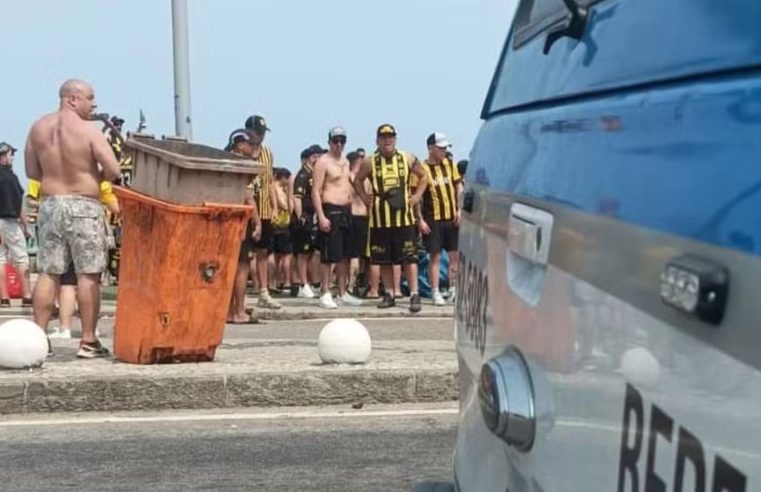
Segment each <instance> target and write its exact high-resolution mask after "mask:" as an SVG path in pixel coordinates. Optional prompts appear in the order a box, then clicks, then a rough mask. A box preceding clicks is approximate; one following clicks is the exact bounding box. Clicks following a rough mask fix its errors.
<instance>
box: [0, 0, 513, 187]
mask: <svg viewBox="0 0 761 492" xmlns="http://www.w3.org/2000/svg"><path fill="white" fill-rule="evenodd" d="M515 3H516V0H385V1H383V2H367V1H363V0H323V1H308V0H276V1H263V0H218V1H212V0H190V2H189V25H190V71H191V96H192V103H191V104H192V110H191V114H192V119H193V137H194V140H195V141H197V142H202V143H206V144H210V145H214V146H222V145H224V143H225V141H226V139H227V135H228V134H229V133H230V131H231V130H233V129H235V128H237V127H240V126H242V125H243V122H244V120H245V118H246V117H247V116H249V115H250V114H254V113H256V114H262V115H264V116H265V117H266V118H267V121H268V123H269V126H270V127H271V128H272V132H271V133H270V134H269V135H268V137H267V142H266V143H267V144H268V145H269V146H270V147H271V148H272V149H273V152H274V153H275V159H276V165H279V166H283V167H288V168H290V169H295V168H297V167H298V165H299V162H298V155H299V153H300V151H301V149H303V148H304V147H306V146H307V145H309V144H312V143H320V144H323V145H324V143H325V140H326V137H327V131H328V129H329V127H331V126H333V125H337V124H340V125H342V126H344V127H346V128H347V130H348V132H349V144H348V146H347V148H350V149H353V148H356V147H357V146H363V147H365V148H367V149H368V150H369V149H371V148H373V146H374V131H375V128H376V126H377V125H378V124H380V123H382V122H390V123H393V124H394V125H395V126H396V127H397V131H398V132H399V147H400V148H404V149H405V150H409V151H412V152H415V153H417V154H421V155H422V154H424V153H425V145H424V140H425V137H426V136H427V135H428V134H429V133H430V132H432V131H434V130H438V131H443V132H444V133H446V134H447V135H448V136H449V138H450V141H452V143H453V144H454V152H455V156H456V157H457V158H461V157H466V156H467V154H468V153H469V151H470V146H471V145H472V142H473V139H474V137H475V135H476V132H477V131H478V127H479V125H480V120H479V111H480V108H481V104H482V102H483V99H484V96H485V94H486V90H487V87H488V84H489V81H490V79H491V76H492V73H493V71H494V68H495V65H496V62H497V58H498V56H499V53H500V50H501V48H502V44H503V41H504V39H505V37H506V35H507V31H508V28H509V24H510V20H511V18H512V15H513V11H514V8H515ZM2 17H3V21H4V22H3V27H2V29H0V46H2V53H3V55H2V64H3V66H4V72H5V73H4V74H3V76H2V78H3V84H2V96H3V101H2V111H0V140H5V141H8V142H10V143H12V144H13V145H15V146H16V147H19V148H23V144H24V140H25V138H26V134H27V131H28V129H29V126H30V125H31V124H32V122H33V121H34V120H35V119H36V118H37V117H39V116H40V115H42V114H44V113H47V112H51V111H54V110H55V109H57V105H58V100H57V90H58V86H59V85H60V83H61V82H62V81H63V80H65V79H67V78H71V77H76V78H82V79H85V80H87V81H89V82H91V83H92V84H93V85H94V87H95V90H96V98H97V101H98V104H99V111H103V112H108V113H111V114H118V115H120V116H121V117H123V118H124V119H125V120H126V124H125V126H126V127H127V128H128V129H130V130H134V128H135V126H136V124H137V120H138V114H139V109H140V108H142V109H143V111H144V112H145V114H146V117H147V123H148V131H149V132H150V133H153V134H155V135H157V136H159V135H165V134H173V133H174V106H173V94H174V85H173V78H172V77H173V70H172V31H171V2H170V0H130V1H127V0H109V1H108V2H105V1H102V0H66V1H61V0H31V1H28V2H7V3H6V4H5V5H3V16H2ZM14 168H15V169H16V171H17V173H18V174H19V176H20V177H22V179H24V178H23V174H24V172H23V156H22V155H19V157H17V160H16V163H15V165H14Z"/></svg>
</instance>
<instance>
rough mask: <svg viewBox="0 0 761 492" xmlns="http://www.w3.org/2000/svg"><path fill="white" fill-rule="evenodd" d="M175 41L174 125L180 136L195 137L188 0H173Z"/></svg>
mask: <svg viewBox="0 0 761 492" xmlns="http://www.w3.org/2000/svg"><path fill="white" fill-rule="evenodd" d="M172 39H173V42H174V127H175V131H176V133H177V135H178V136H180V137H184V138H186V139H188V141H190V140H192V139H193V128H192V126H191V124H190V56H189V50H188V0H172Z"/></svg>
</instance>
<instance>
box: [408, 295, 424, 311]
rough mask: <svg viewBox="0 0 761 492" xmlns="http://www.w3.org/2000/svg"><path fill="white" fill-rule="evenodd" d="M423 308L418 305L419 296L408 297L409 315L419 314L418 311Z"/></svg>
mask: <svg viewBox="0 0 761 492" xmlns="http://www.w3.org/2000/svg"><path fill="white" fill-rule="evenodd" d="M422 307H423V306H421V305H420V295H419V294H412V295H411V296H410V312H411V313H419V312H420V309H421V308H422Z"/></svg>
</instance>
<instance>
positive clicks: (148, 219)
mask: <svg viewBox="0 0 761 492" xmlns="http://www.w3.org/2000/svg"><path fill="white" fill-rule="evenodd" d="M114 189H115V191H116V195H117V197H118V198H119V205H120V207H121V209H122V251H121V265H120V267H119V288H118V293H117V298H116V324H115V326H114V356H115V357H116V358H117V359H119V360H122V361H124V362H130V363H135V364H155V363H163V362H178V361H179V362H198V361H209V360H212V359H213V358H214V353H215V351H216V349H217V346H219V344H220V343H221V342H222V335H223V332H224V327H225V319H226V316H227V308H228V305H229V302H230V296H231V295H232V288H233V282H234V277H235V269H236V266H237V262H238V254H239V251H240V242H241V238H242V237H243V233H244V230H245V226H246V221H247V220H248V219H249V217H250V216H251V212H252V210H251V207H247V206H243V205H221V204H204V205H203V206H186V205H175V204H172V203H169V202H165V201H161V200H157V199H155V198H151V197H149V196H146V195H143V194H140V193H137V192H135V191H132V190H128V189H126V188H121V187H114Z"/></svg>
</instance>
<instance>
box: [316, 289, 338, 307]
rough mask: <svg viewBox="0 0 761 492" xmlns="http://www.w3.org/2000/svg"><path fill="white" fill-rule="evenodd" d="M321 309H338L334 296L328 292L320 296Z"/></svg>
mask: <svg viewBox="0 0 761 492" xmlns="http://www.w3.org/2000/svg"><path fill="white" fill-rule="evenodd" d="M320 307H321V308H323V309H338V304H336V301H334V300H333V294H331V293H330V292H326V293H324V294H323V295H321V296H320Z"/></svg>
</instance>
